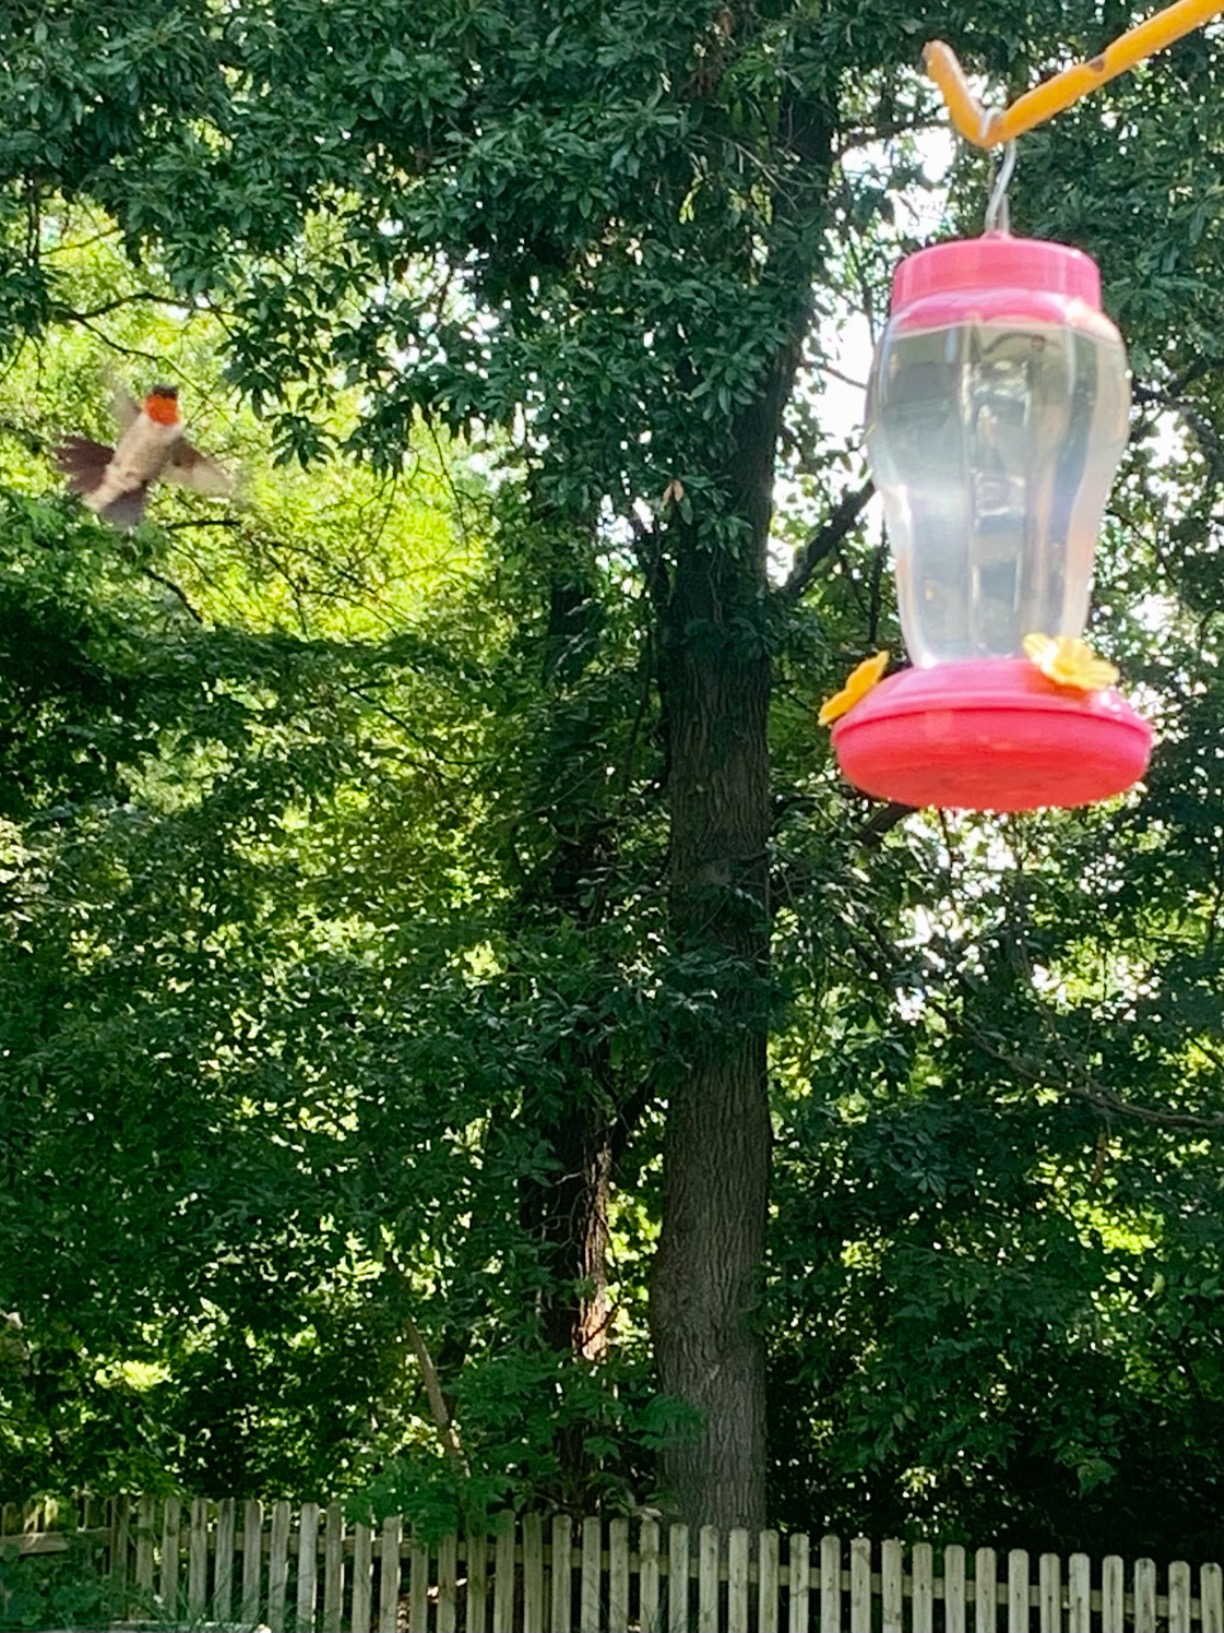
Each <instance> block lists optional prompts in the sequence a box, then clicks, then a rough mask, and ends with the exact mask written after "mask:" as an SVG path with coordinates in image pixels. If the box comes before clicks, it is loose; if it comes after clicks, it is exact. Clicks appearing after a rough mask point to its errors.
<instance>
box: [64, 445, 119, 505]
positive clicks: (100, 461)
mask: <svg viewBox="0 0 1224 1633" xmlns="http://www.w3.org/2000/svg"><path fill="white" fill-rule="evenodd" d="M51 457H52V459H53V460H54V461H55V463H56V466H57V467H58V468H59V470H60V471H61V472H62V473H63V475H64V476H66V477H67V478H68V486H69V487H70V488H71V489H72V490H73V492H74V493H92V492H93V490H94V488H96V487H97V486H98V484H99V482H101V480H102V477H103V475H104V474H105V471H106V467H107V466H108V465H109V464H110V462H111V460H112V459H113V458H114V457H115V450H114V449H113V448H108V447H107V446H106V444H105V443H104V442H93V441H91V440H90V438H89V437H69V438H68V440H67V441H66V442H61V443H60V445H59V447H58V448H53V449H52V450H51Z"/></svg>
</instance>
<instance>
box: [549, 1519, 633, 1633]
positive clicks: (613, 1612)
mask: <svg viewBox="0 0 1224 1633" xmlns="http://www.w3.org/2000/svg"><path fill="white" fill-rule="evenodd" d="M524 1625H525V1626H526V1627H531V1626H532V1625H533V1624H532V1622H531V1621H530V1619H528V1620H527V1621H526V1622H525V1624H524ZM608 1626H609V1627H628V1626H629V1521H628V1520H623V1519H615V1520H612V1521H611V1522H610V1523H609V1525H608Z"/></svg>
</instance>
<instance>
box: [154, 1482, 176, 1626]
mask: <svg viewBox="0 0 1224 1633" xmlns="http://www.w3.org/2000/svg"><path fill="white" fill-rule="evenodd" d="M178 1568H179V1500H178V1498H177V1497H167V1498H166V1506H165V1507H164V1508H163V1509H162V1553H161V1572H160V1575H159V1577H158V1584H157V1586H158V1597H159V1598H160V1599H161V1602H162V1610H163V1612H164V1614H165V1615H166V1616H167V1617H169V1618H170V1619H171V1620H174V1619H175V1618H176V1617H177V1616H178V1608H179V1605H178Z"/></svg>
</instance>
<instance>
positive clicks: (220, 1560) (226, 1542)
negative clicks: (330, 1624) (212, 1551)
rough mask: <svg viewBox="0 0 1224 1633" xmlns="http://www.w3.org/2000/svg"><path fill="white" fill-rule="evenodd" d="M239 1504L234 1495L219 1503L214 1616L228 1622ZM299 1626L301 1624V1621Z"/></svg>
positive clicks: (215, 1543)
mask: <svg viewBox="0 0 1224 1633" xmlns="http://www.w3.org/2000/svg"><path fill="white" fill-rule="evenodd" d="M237 1512H238V1505H237V1504H236V1503H235V1501H234V1499H233V1498H232V1497H222V1499H221V1501H220V1502H219V1503H218V1504H217V1529H216V1530H215V1531H214V1533H213V1546H214V1547H215V1548H216V1550H217V1560H216V1564H215V1565H214V1567H213V1617H214V1619H215V1620H216V1621H218V1622H228V1621H229V1619H230V1615H231V1613H232V1612H233V1608H234V1527H235V1525H236V1523H237V1518H236V1517H237ZM298 1625H299V1626H300V1625H301V1623H300V1621H299V1624H298Z"/></svg>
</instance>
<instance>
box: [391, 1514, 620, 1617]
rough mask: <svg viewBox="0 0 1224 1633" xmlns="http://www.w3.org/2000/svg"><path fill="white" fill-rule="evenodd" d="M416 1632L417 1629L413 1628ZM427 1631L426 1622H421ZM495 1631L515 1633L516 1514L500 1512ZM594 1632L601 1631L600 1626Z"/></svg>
mask: <svg viewBox="0 0 1224 1633" xmlns="http://www.w3.org/2000/svg"><path fill="white" fill-rule="evenodd" d="M412 1633H416V1629H415V1628H414V1629H413V1630H412ZM421 1633H425V1622H424V1620H422V1622H421ZM493 1633H514V1515H513V1514H499V1515H498V1523H497V1544H496V1552H495V1554H494V1559H493ZM594 1633H599V1630H598V1627H596V1629H595V1630H594Z"/></svg>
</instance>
